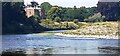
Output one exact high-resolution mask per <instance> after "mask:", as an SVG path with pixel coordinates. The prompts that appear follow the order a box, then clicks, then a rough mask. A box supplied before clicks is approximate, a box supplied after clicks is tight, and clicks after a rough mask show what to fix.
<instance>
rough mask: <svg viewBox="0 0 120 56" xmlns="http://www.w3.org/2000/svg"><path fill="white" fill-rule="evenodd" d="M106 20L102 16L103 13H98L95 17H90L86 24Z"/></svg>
mask: <svg viewBox="0 0 120 56" xmlns="http://www.w3.org/2000/svg"><path fill="white" fill-rule="evenodd" d="M104 20H105V16H102V15H101V13H96V14H94V15H93V16H90V17H88V19H85V20H84V21H86V22H103V21H104Z"/></svg>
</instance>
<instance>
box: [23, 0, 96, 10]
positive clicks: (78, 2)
mask: <svg viewBox="0 0 120 56" xmlns="http://www.w3.org/2000/svg"><path fill="white" fill-rule="evenodd" d="M31 1H33V0H24V2H25V4H30V2H31ZM34 1H36V2H38V3H39V4H41V3H43V2H49V3H50V4H51V5H53V6H54V5H58V6H62V7H74V6H76V7H78V8H79V7H82V6H85V7H93V6H97V3H98V0H34Z"/></svg>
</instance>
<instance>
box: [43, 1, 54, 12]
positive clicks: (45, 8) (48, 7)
mask: <svg viewBox="0 0 120 56" xmlns="http://www.w3.org/2000/svg"><path fill="white" fill-rule="evenodd" d="M41 7H42V8H43V9H44V10H45V13H47V12H48V10H50V8H51V7H52V5H51V4H50V3H48V2H43V3H42V4H41Z"/></svg>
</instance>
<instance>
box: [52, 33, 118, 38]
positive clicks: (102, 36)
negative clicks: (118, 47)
mask: <svg viewBox="0 0 120 56" xmlns="http://www.w3.org/2000/svg"><path fill="white" fill-rule="evenodd" d="M54 35H56V36H63V37H71V38H73V37H74V38H76V37H79V38H95V39H119V37H118V36H108V35H106V36H104V35H74V34H63V33H56V34H54Z"/></svg>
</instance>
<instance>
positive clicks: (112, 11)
mask: <svg viewBox="0 0 120 56" xmlns="http://www.w3.org/2000/svg"><path fill="white" fill-rule="evenodd" d="M97 8H98V11H99V12H101V14H102V15H105V16H106V18H107V19H108V20H110V21H113V20H117V18H116V17H117V16H119V15H120V0H99V1H98V4H97Z"/></svg>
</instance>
